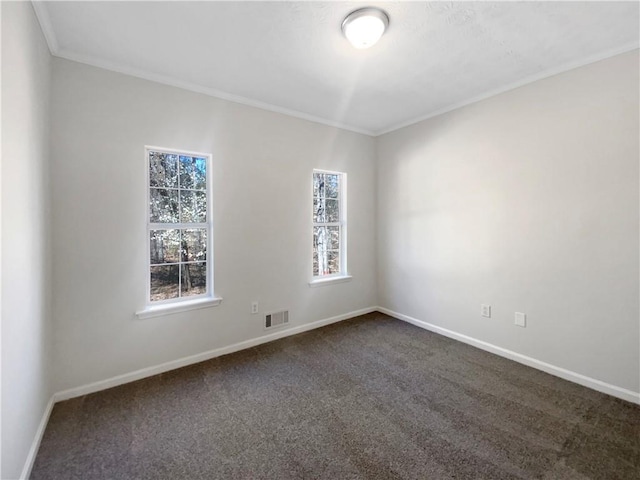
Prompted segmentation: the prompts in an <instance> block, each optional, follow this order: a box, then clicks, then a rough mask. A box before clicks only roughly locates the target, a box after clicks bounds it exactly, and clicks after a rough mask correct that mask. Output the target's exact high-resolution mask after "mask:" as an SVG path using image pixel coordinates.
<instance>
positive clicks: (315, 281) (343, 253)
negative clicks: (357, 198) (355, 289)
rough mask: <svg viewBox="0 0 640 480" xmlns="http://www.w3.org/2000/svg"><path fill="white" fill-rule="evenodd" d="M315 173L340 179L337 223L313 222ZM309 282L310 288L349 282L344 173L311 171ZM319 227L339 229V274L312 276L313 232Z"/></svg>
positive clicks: (345, 182)
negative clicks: (335, 176) (336, 176)
mask: <svg viewBox="0 0 640 480" xmlns="http://www.w3.org/2000/svg"><path fill="white" fill-rule="evenodd" d="M316 173H321V174H330V175H338V176H339V177H340V181H339V191H338V205H339V210H340V218H339V220H338V222H331V223H317V222H315V221H314V216H315V212H314V211H313V200H314V195H313V178H314V176H315V174H316ZM311 205H312V208H311V211H312V212H313V213H312V217H311V224H312V227H311V242H310V243H311V255H310V259H311V281H310V282H309V286H310V287H319V286H324V285H331V284H334V283H341V282H347V281H350V280H351V278H352V277H351V275H349V273H348V271H349V270H348V268H347V230H348V228H347V174H346V173H345V172H336V171H333V170H322V169H317V168H316V169H313V172H312V174H311ZM319 226H337V227H339V228H340V246H339V248H340V272H339V273H332V274H329V275H314V274H313V232H314V229H315V227H319Z"/></svg>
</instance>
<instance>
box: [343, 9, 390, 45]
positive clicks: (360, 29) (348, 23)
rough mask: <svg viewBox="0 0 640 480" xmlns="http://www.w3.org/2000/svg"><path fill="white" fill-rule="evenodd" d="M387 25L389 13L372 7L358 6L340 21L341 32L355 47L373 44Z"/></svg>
mask: <svg viewBox="0 0 640 480" xmlns="http://www.w3.org/2000/svg"><path fill="white" fill-rule="evenodd" d="M388 26H389V15H387V14H386V12H384V11H383V10H380V9H379V8H374V7H367V8H360V9H358V10H355V11H353V12H351V13H350V14H349V15H347V18H345V19H344V21H343V22H342V33H344V36H345V37H347V40H349V42H351V45H353V46H354V47H355V48H359V49H363V48H369V47H370V46H372V45H374V44H375V43H376V42H377V41H378V40H380V37H382V34H383V33H384V31H385V30H386V29H387V27H388Z"/></svg>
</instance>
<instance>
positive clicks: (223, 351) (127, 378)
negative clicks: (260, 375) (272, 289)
mask: <svg viewBox="0 0 640 480" xmlns="http://www.w3.org/2000/svg"><path fill="white" fill-rule="evenodd" d="M376 310H377V307H368V308H363V309H361V310H356V311H353V312H349V313H345V314H342V315H338V316H335V317H331V318H325V319H323V320H318V321H316V322H312V323H307V324H304V325H299V326H297V327H292V328H287V329H284V330H279V331H277V332H274V333H270V334H268V335H263V336H261V337H256V338H252V339H250V340H245V341H242V342H239V343H234V344H233V345H228V346H226V347H220V348H216V349H213V350H209V351H207V352H202V353H198V354H196V355H191V356H189V357H184V358H179V359H177V360H172V361H170V362H166V363H162V364H160V365H155V366H153V367H147V368H143V369H140V370H136V371H134V372H130V373H125V374H123V375H118V376H115V377H111V378H108V379H106V380H100V381H98V382H93V383H89V384H87V385H82V386H80V387H75V388H70V389H68V390H64V391H61V392H58V393H56V394H54V400H55V401H56V402H60V401H62V400H68V399H70V398H75V397H81V396H82V395H87V394H89V393H94V392H99V391H100V390H106V389H107V388H112V387H117V386H118V385H123V384H125V383H129V382H135V381H136V380H140V379H142V378H146V377H151V376H153V375H157V374H159V373H164V372H168V371H170V370H175V369H176V368H180V367H186V366H187V365H192V364H194V363H199V362H203V361H205V360H209V359H211V358H215V357H219V356H221V355H227V354H229V353H233V352H238V351H240V350H245V349H247V348H251V347H255V346H257V345H260V344H263V343H267V342H272V341H273V340H278V339H279V338H284V337H288V336H290V335H295V334H297V333H302V332H306V331H308V330H314V329H316V328H320V327H324V326H325V325H330V324H332V323H336V322H340V321H342V320H347V319H349V318H353V317H357V316H359V315H364V314H366V313H371V312H375V311H376Z"/></svg>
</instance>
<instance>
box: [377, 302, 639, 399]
mask: <svg viewBox="0 0 640 480" xmlns="http://www.w3.org/2000/svg"><path fill="white" fill-rule="evenodd" d="M377 310H378V311H379V312H382V313H386V314H387V315H389V316H391V317H394V318H397V319H398V320H403V321H405V322H407V323H411V324H413V325H416V326H417V327H420V328H424V329H425V330H429V331H431V332H434V333H438V334H440V335H444V336H445V337H449V338H453V339H454V340H458V341H460V342H463V343H466V344H468V345H472V346H474V347H477V348H479V349H481V350H485V351H487V352H490V353H494V354H496V355H499V356H501V357H504V358H508V359H509V360H514V361H516V362H518V363H522V364H523V365H527V366H529V367H533V368H536V369H538V370H542V371H543V372H546V373H549V374H551V375H555V376H556V377H560V378H563V379H565V380H569V381H570V382H574V383H577V384H580V385H582V386H584V387H588V388H591V389H593V390H597V391H599V392H602V393H606V394H608V395H612V396H614V397H617V398H621V399H623V400H626V401H628V402H632V403H636V404H639V405H640V393H638V392H633V391H631V390H627V389H625V388H621V387H617V386H615V385H611V384H609V383H606V382H602V381H600V380H596V379H595V378H591V377H587V376H586V375H582V374H580V373H576V372H572V371H571V370H567V369H565V368H561V367H556V366H555V365H551V364H549V363H546V362H543V361H540V360H536V359H535V358H531V357H528V356H526V355H522V354H520V353H516V352H513V351H511V350H507V349H506V348H502V347H498V346H496V345H493V344H491V343H487V342H484V341H482V340H477V339H475V338H473V337H469V336H467V335H463V334H461V333H457V332H454V331H452V330H448V329H446V328H442V327H438V326H437V325H433V324H431V323H427V322H424V321H422V320H418V319H417V318H413V317H410V316H408V315H404V314H402V313H398V312H394V311H393V310H389V309H388V308H383V307H378V308H377Z"/></svg>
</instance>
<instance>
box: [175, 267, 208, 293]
mask: <svg viewBox="0 0 640 480" xmlns="http://www.w3.org/2000/svg"><path fill="white" fill-rule="evenodd" d="M181 267H182V296H183V297H189V296H191V295H202V294H204V293H207V264H206V263H185V264H182V265H181Z"/></svg>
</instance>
